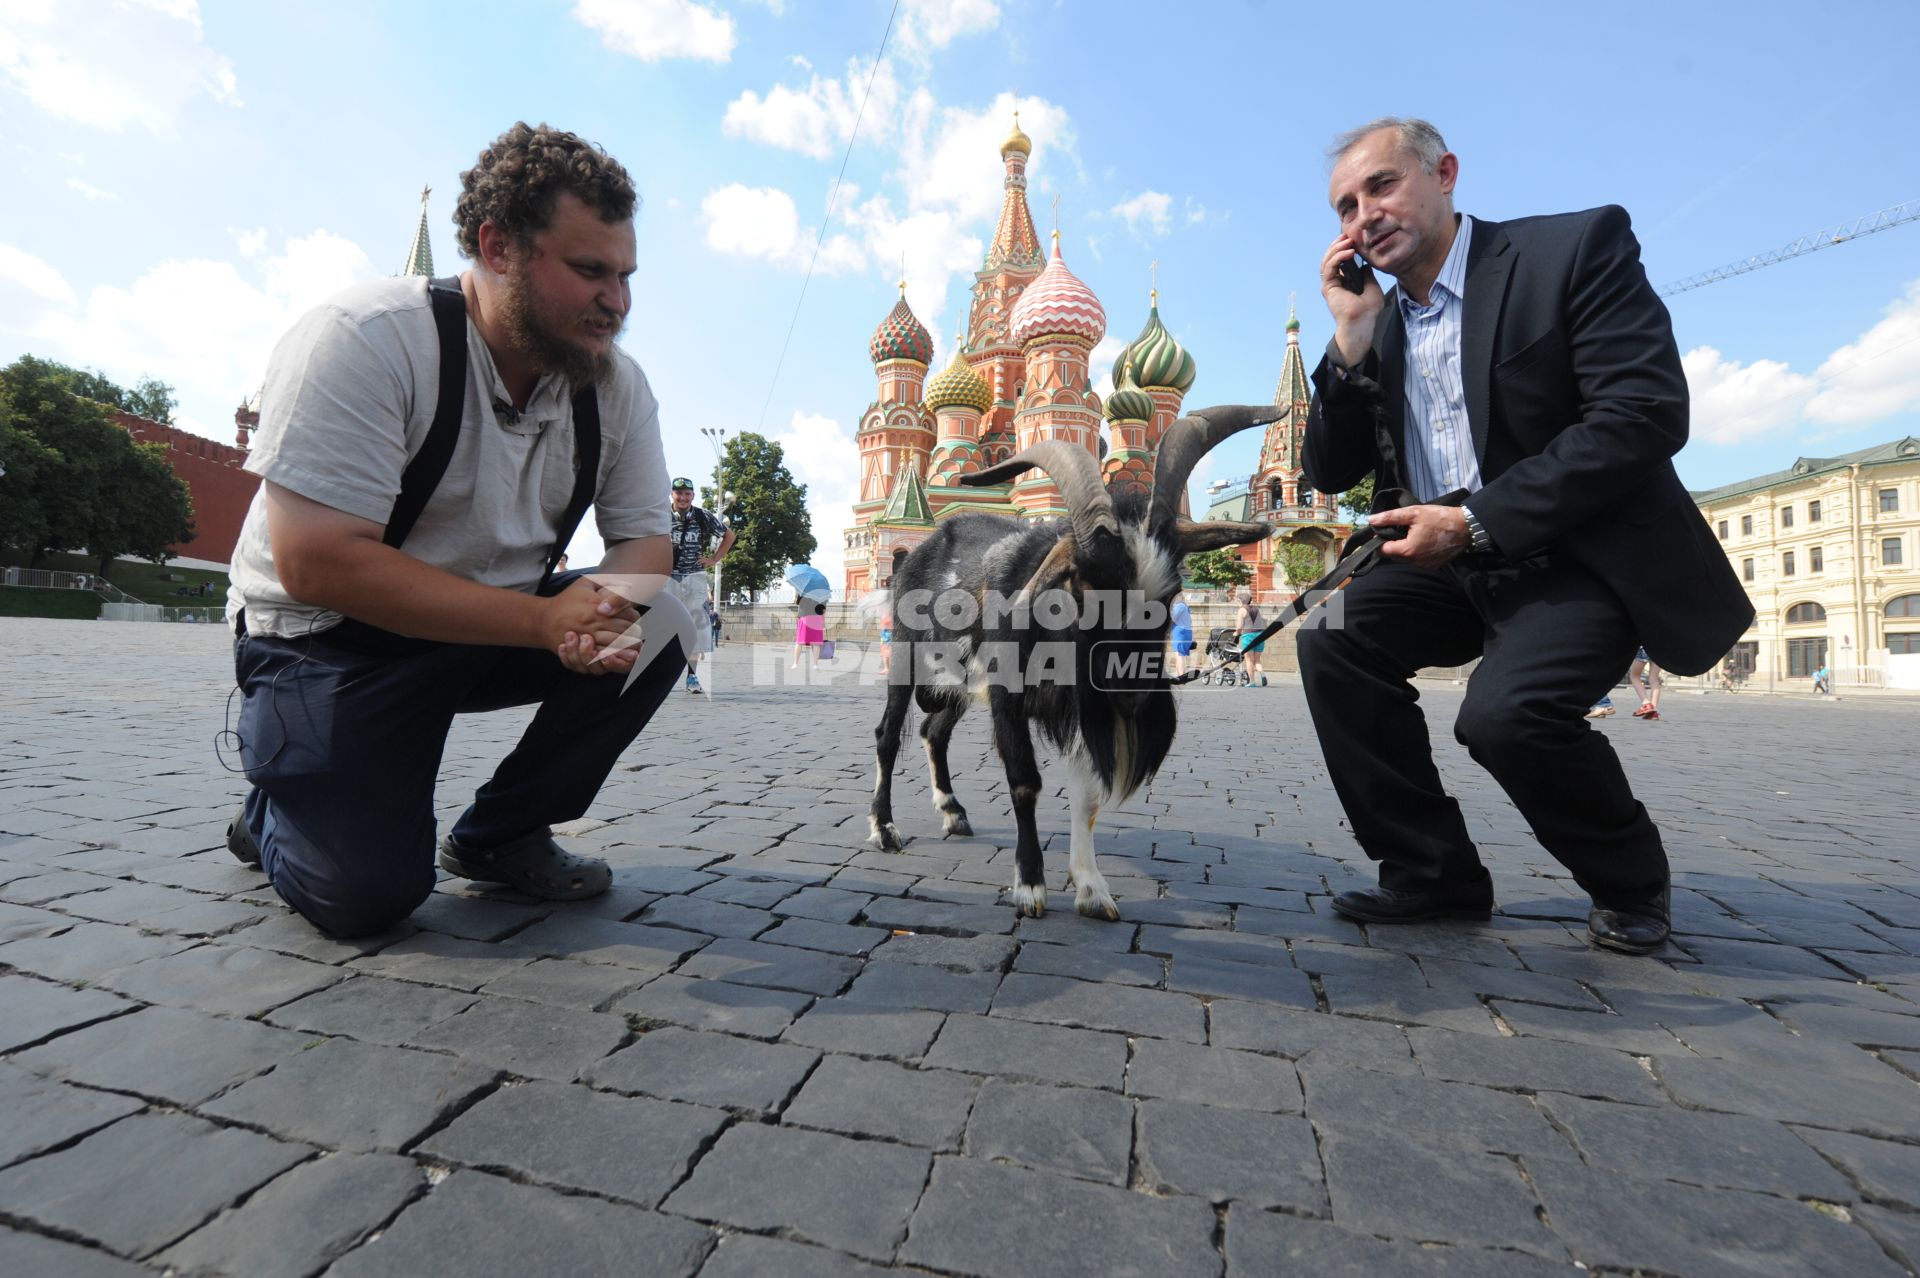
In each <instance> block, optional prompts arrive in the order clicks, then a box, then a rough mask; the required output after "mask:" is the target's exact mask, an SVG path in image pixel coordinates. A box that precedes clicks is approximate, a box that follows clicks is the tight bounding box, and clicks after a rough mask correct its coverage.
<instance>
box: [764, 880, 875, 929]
mask: <svg viewBox="0 0 1920 1278" xmlns="http://www.w3.org/2000/svg"><path fill="white" fill-rule="evenodd" d="M871 900H873V897H872V896H871V895H869V894H868V893H865V892H847V891H843V890H841V889H840V888H832V887H803V888H801V889H800V890H799V891H798V892H795V893H794V894H793V895H792V896H789V897H785V898H783V899H781V900H779V901H776V902H774V904H773V912H774V913H775V914H781V915H788V916H791V917H793V918H803V919H818V920H820V921H821V922H822V923H851V922H853V921H854V920H855V919H857V918H859V917H860V913H861V911H862V910H864V909H865V908H866V906H867V903H868V902H869V901H871Z"/></svg>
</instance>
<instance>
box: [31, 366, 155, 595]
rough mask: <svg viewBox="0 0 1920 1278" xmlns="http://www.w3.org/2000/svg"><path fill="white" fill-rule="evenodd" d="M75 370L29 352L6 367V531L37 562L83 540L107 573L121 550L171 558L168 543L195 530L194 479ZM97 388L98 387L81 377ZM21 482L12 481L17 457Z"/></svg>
mask: <svg viewBox="0 0 1920 1278" xmlns="http://www.w3.org/2000/svg"><path fill="white" fill-rule="evenodd" d="M74 376H75V370H73V369H72V368H69V367H68V366H66V365H64V364H57V363H54V362H53V361H51V360H41V359H35V358H34V357H33V356H31V355H27V356H22V357H21V358H20V359H18V360H16V361H14V363H12V364H10V365H8V366H7V367H6V368H5V369H0V391H3V392H4V395H5V418H4V428H5V434H4V435H0V463H4V464H6V465H7V469H8V475H7V477H6V478H4V479H0V484H3V485H7V487H6V489H5V490H4V491H5V494H6V496H7V497H8V498H9V500H8V502H7V505H8V506H9V507H12V506H14V505H15V504H16V503H15V502H14V501H13V500H12V498H14V497H16V496H17V497H18V499H19V500H18V505H19V507H20V514H19V515H18V516H17V517H16V516H15V515H14V513H13V512H12V511H11V510H10V511H9V513H8V516H7V517H6V518H5V519H0V528H4V529H5V536H6V538H7V540H8V541H9V542H10V543H11V544H13V545H15V546H16V547H18V548H19V549H21V550H24V551H26V552H28V554H29V556H30V562H31V563H32V564H34V565H35V566H36V567H37V566H38V565H40V564H41V563H42V562H44V561H45V559H46V556H47V555H48V554H49V553H50V552H52V551H55V550H77V549H80V548H83V547H84V548H85V549H86V550H87V551H88V553H90V554H91V555H93V556H94V557H95V558H97V559H99V560H100V563H101V567H100V574H101V575H102V576H105V575H106V574H107V571H108V569H109V568H110V567H111V564H112V561H113V560H114V559H115V558H117V557H118V556H120V555H127V554H131V555H137V556H139V557H140V558H143V559H152V560H154V561H155V562H160V561H164V560H165V558H166V548H167V546H168V545H169V544H172V543H176V542H180V541H185V540H187V539H188V538H190V537H192V536H193V519H192V510H191V502H190V499H189V497H188V493H187V486H186V484H185V483H183V482H182V481H181V480H180V478H179V477H178V476H176V475H175V474H174V473H173V468H172V467H171V466H170V465H168V464H167V458H166V450H165V449H163V448H161V447H160V446H159V445H148V446H140V445H136V444H135V443H134V442H133V437H132V436H130V435H128V434H127V432H126V431H124V430H122V429H120V427H119V426H117V425H115V424H114V422H113V419H112V417H111V416H110V415H109V414H108V411H107V408H106V407H105V403H106V402H107V401H104V400H99V399H97V398H95V396H93V395H86V396H84V397H83V396H82V395H81V394H79V393H77V392H75V391H74V390H73V385H74V380H73V379H74ZM82 384H83V385H86V386H87V387H88V389H89V390H95V391H97V390H99V389H100V387H99V386H97V385H95V384H93V383H90V382H84V381H83V382H82ZM16 456H17V457H18V458H19V459H20V463H21V476H22V483H21V485H20V489H19V491H18V492H17V494H16V492H15V491H14V489H13V487H12V485H11V483H10V481H11V479H12V477H13V464H12V463H13V460H14V458H15V457H16Z"/></svg>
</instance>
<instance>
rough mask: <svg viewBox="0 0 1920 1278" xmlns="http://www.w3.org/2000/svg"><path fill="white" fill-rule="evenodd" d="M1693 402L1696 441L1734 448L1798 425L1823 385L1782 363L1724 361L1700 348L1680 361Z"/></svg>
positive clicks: (1717, 352)
mask: <svg viewBox="0 0 1920 1278" xmlns="http://www.w3.org/2000/svg"><path fill="white" fill-rule="evenodd" d="M1680 363H1681V366H1682V368H1684V369H1685V371H1686V375H1687V388H1688V390H1689V391H1690V392H1691V394H1692V397H1693V408H1692V414H1691V421H1692V433H1693V435H1694V436H1695V437H1697V438H1700V439H1704V440H1706V441H1708V442H1709V443H1714V444H1732V443H1737V442H1739V441H1740V440H1743V439H1751V438H1753V437H1754V436H1756V435H1764V434H1767V433H1768V432H1770V431H1775V430H1780V429H1783V428H1785V427H1787V426H1790V425H1792V424H1793V422H1794V421H1795V420H1796V419H1797V418H1798V417H1799V416H1800V413H1801V410H1802V409H1804V408H1805V407H1806V404H1807V401H1808V400H1809V399H1812V398H1813V395H1814V393H1815V391H1816V390H1817V389H1818V384H1817V383H1816V382H1815V381H1814V379H1813V378H1811V377H1808V376H1806V375H1805V374H1804V373H1796V372H1794V371H1793V370H1792V369H1790V368H1788V367H1787V366H1786V365H1785V364H1784V363H1781V362H1780V361H1779V360H1771V359H1761V360H1755V361H1754V362H1753V363H1751V364H1744V365H1743V364H1741V363H1740V361H1739V360H1730V359H1725V358H1722V356H1721V354H1720V352H1719V351H1718V350H1716V349H1714V348H1713V347H1711V346H1697V347H1695V348H1694V349H1693V350H1690V351H1688V352H1687V353H1686V354H1685V355H1684V356H1682V357H1681V360H1680Z"/></svg>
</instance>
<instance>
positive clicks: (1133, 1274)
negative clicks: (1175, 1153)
mask: <svg viewBox="0 0 1920 1278" xmlns="http://www.w3.org/2000/svg"><path fill="white" fill-rule="evenodd" d="M1213 1234H1214V1214H1213V1210H1212V1208H1211V1207H1209V1206H1208V1205H1207V1204H1206V1203H1205V1202H1202V1201H1201V1200H1199V1199H1197V1198H1185V1197H1181V1198H1152V1197H1148V1196H1147V1195H1144V1194H1137V1193H1132V1192H1130V1191H1128V1190H1125V1189H1119V1188H1116V1187H1114V1186H1111V1185H1097V1184H1092V1183H1090V1182H1086V1181H1078V1180H1073V1179H1071V1178H1068V1177H1064V1176H1050V1175H1047V1174H1045V1173H1043V1172H1035V1171H1029V1170H1027V1169H1025V1168H1022V1167H1010V1166H1001V1165H998V1164H995V1163H987V1162H982V1161H980V1160H978V1159H973V1158H941V1159H938V1160H936V1161H935V1163H934V1169H933V1179H932V1180H931V1182H929V1184H928V1185H927V1190H926V1193H925V1195H924V1196H922V1198H921V1199H920V1205H919V1206H918V1207H917V1208H916V1209H915V1210H914V1213H913V1220H912V1223H911V1226H910V1228H909V1230H908V1233H907V1241H906V1244H905V1245H904V1246H903V1247H901V1249H900V1258H901V1259H902V1260H904V1261H906V1262H907V1263H909V1264H915V1265H925V1266H927V1267H928V1268H930V1269H939V1270H953V1271H956V1272H959V1273H964V1274H978V1275H983V1276H984V1278H1058V1275H1061V1274H1100V1275H1103V1278H1216V1276H1217V1275H1219V1274H1220V1272H1221V1260H1220V1254H1219V1252H1218V1251H1216V1250H1215V1248H1214V1243H1213Z"/></svg>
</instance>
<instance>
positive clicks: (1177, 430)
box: [1147, 404, 1293, 528]
mask: <svg viewBox="0 0 1920 1278" xmlns="http://www.w3.org/2000/svg"><path fill="white" fill-rule="evenodd" d="M1292 411H1293V410H1292V408H1290V407H1289V408H1282V407H1280V406H1279V405H1277V404H1264V405H1253V404H1223V405H1221V406H1219V407H1217V408H1202V409H1198V410H1196V411H1195V412H1194V413H1192V414H1191V415H1189V416H1186V417H1182V418H1180V419H1179V420H1177V421H1175V422H1174V423H1173V425H1171V426H1169V427H1167V433H1166V434H1165V435H1162V436H1161V437H1160V449H1159V451H1158V453H1156V454H1155V457H1154V463H1153V505H1152V506H1151V507H1150V508H1149V509H1148V511H1147V527H1149V528H1160V527H1164V526H1165V525H1167V524H1169V523H1171V522H1172V521H1173V520H1174V519H1175V518H1177V517H1178V516H1179V514H1180V495H1181V494H1182V493H1184V492H1186V491H1187V477H1188V476H1189V475H1191V474H1193V468H1194V467H1195V466H1196V465H1198V464H1199V462H1200V459H1201V458H1202V457H1205V456H1206V455H1207V454H1208V453H1210V452H1212V451H1213V450H1214V449H1215V448H1217V447H1218V446H1219V445H1220V442H1221V441H1222V440H1224V439H1226V438H1227V437H1228V436H1229V435H1237V434H1239V433H1240V432H1241V431H1243V430H1246V429H1248V428H1249V427H1253V426H1265V425H1266V424H1267V423H1269V422H1276V421H1279V420H1280V419H1281V418H1282V417H1285V416H1286V415H1287V414H1288V413H1290V412H1292Z"/></svg>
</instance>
